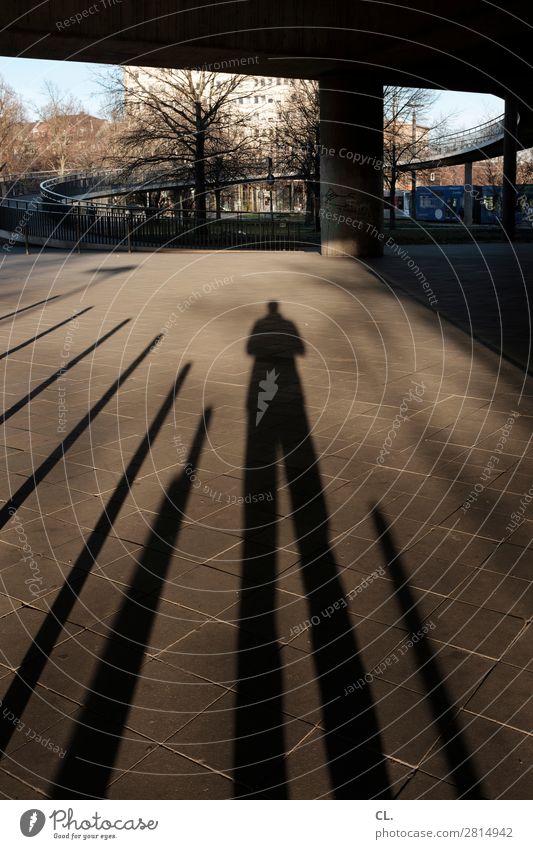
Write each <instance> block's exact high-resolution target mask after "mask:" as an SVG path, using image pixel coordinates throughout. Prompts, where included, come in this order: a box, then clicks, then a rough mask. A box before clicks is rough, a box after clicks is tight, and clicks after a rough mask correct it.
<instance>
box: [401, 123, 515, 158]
mask: <svg viewBox="0 0 533 849" xmlns="http://www.w3.org/2000/svg"><path fill="white" fill-rule="evenodd" d="M503 122H504V115H499V116H498V117H497V118H493V119H492V120H490V121H485V123H484V124H478V126H477V127H471V128H470V129H468V130H459V131H458V132H456V133H448V134H447V135H445V136H441V137H440V138H436V139H428V141H427V146H424V147H423V151H420V153H419V155H418V156H417V158H416V160H414V161H415V162H416V161H420V162H425V161H429V160H432V159H442V158H444V157H446V156H453V155H457V154H458V153H460V152H461V151H464V150H475V149H476V148H480V147H484V146H486V145H488V144H492V143H494V142H496V141H498V140H499V139H501V138H503Z"/></svg>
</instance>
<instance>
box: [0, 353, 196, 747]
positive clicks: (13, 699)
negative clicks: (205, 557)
mask: <svg viewBox="0 0 533 849" xmlns="http://www.w3.org/2000/svg"><path fill="white" fill-rule="evenodd" d="M189 369H190V365H186V366H185V367H184V368H183V369H182V370H181V372H180V373H179V375H178V377H177V379H176V381H175V383H174V385H173V386H172V388H171V390H170V391H169V393H168V395H167V397H166V398H165V400H164V402H163V404H162V405H161V407H160V408H159V410H158V412H157V414H156V416H155V418H154V420H153V421H152V424H151V425H150V428H149V429H148V431H147V433H146V435H145V436H144V438H143V439H142V440H141V442H140V444H139V446H138V448H137V450H136V451H135V453H134V454H133V456H132V458H131V460H130V461H129V463H128V466H127V468H126V470H125V472H124V474H123V476H122V478H121V479H120V481H119V482H118V484H117V486H116V487H115V489H114V490H113V493H112V494H111V496H110V497H109V499H108V501H107V504H106V506H105V507H104V509H103V511H102V513H101V514H100V517H99V518H98V521H97V522H96V525H95V526H94V530H93V531H92V533H91V534H90V536H89V538H88V540H87V542H86V543H85V545H84V547H83V549H82V551H81V553H80V554H79V556H78V557H77V559H76V561H75V562H74V564H73V566H72V568H71V570H70V573H69V575H68V577H67V579H66V581H65V583H64V585H63V587H62V588H61V590H60V592H59V593H58V595H57V596H56V598H55V599H54V603H53V604H52V606H51V607H50V610H49V611H48V613H47V615H46V618H45V620H44V622H43V623H42V625H41V626H40V628H39V630H38V631H37V634H36V635H35V637H34V638H33V640H32V643H31V645H30V647H29V648H28V650H27V652H26V654H25V656H24V658H23V660H22V661H21V663H20V666H19V669H18V672H17V675H16V677H15V678H14V680H13V682H12V683H11V685H10V686H9V688H8V690H7V692H6V693H5V695H4V697H3V705H4V706H5V707H6V708H7V707H9V711H10V712H11V713H13V714H14V715H15V716H16V717H18V718H20V717H21V716H22V714H23V712H24V710H25V709H26V707H27V705H28V702H29V701H30V699H31V697H32V694H33V692H34V690H35V687H36V686H37V684H38V682H39V679H40V677H41V675H42V672H43V670H44V668H45V666H46V664H47V662H48V659H49V657H50V654H51V652H52V651H53V649H54V646H55V644H56V642H57V639H58V638H59V637H60V635H61V633H62V631H63V627H64V626H65V624H66V622H67V620H68V618H69V616H70V614H71V612H72V610H73V608H74V605H75V604H76V602H77V600H78V598H79V596H80V593H81V592H82V590H83V587H84V586H85V584H86V582H87V578H88V577H89V574H90V573H91V570H92V568H93V566H94V564H95V563H96V562H97V558H98V556H99V554H100V552H101V551H102V548H103V547H104V544H105V542H106V540H107V538H108V536H109V532H110V531H111V529H112V527H113V523H114V522H115V520H116V518H117V516H118V514H119V513H120V510H121V509H122V506H123V504H124V502H125V500H126V498H127V497H128V495H129V494H130V491H131V486H132V484H133V482H134V481H135V478H136V476H137V473H138V470H139V467H140V465H141V464H142V462H143V461H144V459H145V458H146V456H147V455H148V453H149V451H150V448H151V445H152V444H153V441H154V440H155V438H156V436H157V434H158V433H159V431H160V429H161V427H162V426H163V424H164V422H165V418H166V416H167V414H168V412H169V410H170V408H171V407H172V404H173V403H174V400H175V397H176V395H177V393H178V392H179V390H180V388H181V386H182V385H183V382H184V380H185V378H186V376H187V374H188V372H189ZM15 730H16V726H15V725H13V723H12V722H6V721H1V720H0V757H1V756H2V755H3V753H4V752H5V751H6V749H7V746H8V744H9V741H10V740H11V738H12V736H13V734H14V732H15Z"/></svg>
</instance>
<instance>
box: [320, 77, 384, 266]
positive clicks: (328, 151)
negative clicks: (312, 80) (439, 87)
mask: <svg viewBox="0 0 533 849" xmlns="http://www.w3.org/2000/svg"><path fill="white" fill-rule="evenodd" d="M319 214H320V228H321V244H322V254H323V256H344V257H346V256H353V257H356V256H378V255H380V254H382V253H383V242H384V240H385V238H386V236H385V233H384V231H383V86H382V85H381V83H378V82H372V83H370V84H369V83H368V82H366V83H364V84H363V83H362V82H361V77H360V76H359V77H357V78H356V77H351V76H338V77H337V76H335V77H327V78H324V79H322V80H321V81H320V213H319Z"/></svg>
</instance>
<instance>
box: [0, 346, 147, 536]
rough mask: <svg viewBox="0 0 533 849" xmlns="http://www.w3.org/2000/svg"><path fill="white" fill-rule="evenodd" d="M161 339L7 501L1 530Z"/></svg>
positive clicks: (124, 373)
mask: <svg viewBox="0 0 533 849" xmlns="http://www.w3.org/2000/svg"><path fill="white" fill-rule="evenodd" d="M160 338H161V336H160V335H159V334H158V335H157V336H156V337H155V339H153V340H152V342H150V344H149V345H147V346H146V348H144V350H143V351H141V353H140V354H139V355H138V356H137V357H135V359H134V360H133V362H132V363H130V365H129V366H128V367H127V369H125V370H124V371H123V372H122V374H121V375H119V377H118V378H117V379H116V380H115V381H114V383H112V384H111V386H110V387H109V389H106V391H105V392H104V394H103V395H102V397H101V398H99V399H98V401H97V402H96V404H94V405H93V406H92V407H91V409H90V410H89V412H88V413H87V414H86V415H85V416H83V418H82V419H80V421H79V422H78V423H77V424H76V425H75V427H73V428H72V430H71V431H70V433H68V434H67V436H66V437H65V439H64V440H63V441H62V442H60V443H59V445H58V446H57V448H54V450H53V451H52V452H51V454H49V455H48V457H47V458H46V460H43V462H42V463H41V465H40V466H38V467H37V469H35V470H34V471H33V474H32V476H31V477H30V478H27V479H26V480H25V481H24V483H23V484H22V486H20V487H19V488H18V489H17V491H16V492H15V493H14V494H13V495H12V496H11V498H10V499H9V501H7V502H6V503H5V504H4V506H3V507H2V509H1V510H0V528H3V527H4V525H6V524H7V522H8V521H9V520H10V519H11V517H12V516H13V514H14V513H15V512H16V511H17V510H18V508H19V507H20V506H21V505H22V504H23V503H24V501H25V500H26V498H28V496H29V495H31V493H32V492H33V491H34V489H37V487H38V485H39V484H40V483H41V481H42V480H44V478H45V477H46V475H47V474H48V473H49V472H51V471H52V469H53V468H54V466H56V465H57V463H59V461H60V460H61V459H62V458H63V457H64V456H65V454H66V452H67V451H68V450H69V448H70V447H71V446H72V445H73V444H74V443H75V442H76V440H77V439H78V438H79V437H80V436H81V434H82V433H83V432H84V431H85V430H86V429H87V428H88V427H89V426H90V425H91V422H92V421H93V419H95V418H96V416H97V415H98V414H99V413H101V412H102V410H103V409H104V407H105V406H106V404H107V403H108V402H109V401H110V400H111V398H112V397H113V395H115V394H116V392H118V390H119V388H120V387H121V385H122V384H123V383H124V381H125V380H127V379H128V377H130V375H131V374H133V372H134V371H135V369H136V368H137V367H138V366H139V365H140V364H141V363H142V361H143V360H144V359H145V358H146V357H147V356H148V354H149V353H150V351H151V350H152V347H153V346H154V345H155V344H156V343H157V341H158V340H159V339H160Z"/></svg>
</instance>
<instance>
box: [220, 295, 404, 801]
mask: <svg viewBox="0 0 533 849" xmlns="http://www.w3.org/2000/svg"><path fill="white" fill-rule="evenodd" d="M248 353H249V354H251V355H252V356H253V357H255V362H254V366H253V369H252V375H251V380H250V388H249V393H248V402H247V406H248V435H247V439H248V442H247V469H246V474H245V496H249V497H248V498H247V499H246V500H248V501H249V502H251V506H249V507H248V508H247V509H246V511H245V523H246V526H245V533H244V563H243V577H242V596H241V607H240V617H239V627H240V638H239V654H238V679H239V680H238V695H237V709H236V723H235V724H236V734H235V737H236V743H235V779H236V781H241V782H242V783H244V784H246V785H247V786H248V787H251V788H252V793H251V794H248V795H253V796H256V797H263V798H276V797H280V796H281V797H287V796H288V794H289V788H288V787H287V785H286V776H285V764H284V758H285V752H284V744H283V715H282V704H283V690H282V676H281V669H280V662H279V646H278V644H277V640H276V621H275V620H276V612H275V611H276V605H275V568H276V567H275V561H276V551H275V541H276V530H275V519H274V515H273V513H274V512H275V501H274V500H272V501H268V502H266V503H267V504H269V505H274V509H273V510H272V515H267V517H265V516H264V507H265V501H264V499H265V496H266V494H267V493H270V494H272V495H273V494H274V493H275V490H276V478H275V470H276V465H275V464H276V458H277V454H278V451H279V452H281V455H282V458H283V463H284V466H285V474H286V478H287V483H288V487H289V492H290V497H291V506H292V520H293V522H294V527H295V531H296V536H297V542H298V548H299V554H300V564H301V576H302V581H303V586H304V591H305V596H306V598H307V601H308V604H309V618H310V619H314V618H318V624H316V625H314V626H313V627H312V629H311V641H312V656H313V661H314V666H315V670H316V680H317V684H318V688H319V692H320V699H321V708H322V724H323V728H324V740H325V745H326V751H327V759H328V768H329V773H330V780H331V787H332V791H333V793H334V795H335V796H336V797H337V798H341V799H353V798H364V799H366V798H375V797H382V798H386V797H388V796H390V789H389V782H388V777H387V771H386V767H385V759H384V756H383V753H382V750H381V743H380V734H379V728H378V724H377V720H376V716H375V711H374V705H373V702H372V697H371V694H370V688H368V687H364V688H362V689H361V690H360V691H359V693H358V695H357V696H355V697H353V698H346V697H345V695H344V694H345V691H346V689H347V687H348V686H349V685H350V684H352V683H353V682H354V681H355V680H356V679H358V678H359V677H362V676H363V675H364V673H365V670H364V668H363V666H362V664H361V660H360V658H359V651H358V646H357V643H356V640H355V635H354V631H353V620H351V618H350V616H349V614H348V612H347V610H346V608H344V607H343V606H342V605H341V604H339V600H342V599H343V598H344V597H345V592H344V589H343V586H342V584H341V581H340V578H339V575H338V572H337V566H336V563H335V560H334V557H333V553H332V551H331V548H330V544H329V532H328V514H327V509H326V504H325V499H324V494H323V488H322V483H321V480H320V473H319V469H318V462H317V456H316V452H315V449H314V446H313V441H312V438H311V435H310V428H309V422H308V418H307V413H306V409H305V398H304V393H303V389H302V386H301V383H300V378H299V375H298V370H297V367H296V362H295V357H296V356H297V355H302V354H303V353H304V343H303V341H302V339H301V337H300V335H299V332H298V330H297V328H296V326H295V325H294V324H293V323H292V322H290V321H287V320H286V319H284V318H283V317H282V316H281V314H280V313H279V310H278V307H277V304H275V303H271V304H269V308H268V314H267V316H266V317H265V318H263V319H261V320H259V321H258V322H257V323H256V324H255V326H254V327H253V330H252V333H251V335H250V338H249V341H248ZM261 495H262V498H260V496H261ZM254 496H255V498H254ZM246 500H245V503H246ZM260 513H262V514H263V518H262V519H261V517H260ZM285 521H287V519H285ZM261 524H262V527H261ZM258 526H259V527H258ZM260 545H266V546H267V553H266V554H265V555H264V556H263V557H259V558H258V559H257V560H256V559H255V558H254V555H255V554H256V553H257V552H256V551H254V548H256V546H257V547H259V546H260ZM328 608H330V609H331V611H332V613H331V615H328V616H324V611H325V610H327V609H328ZM248 632H250V633H248ZM258 633H259V634H260V635H261V639H260V640H258V639H257V634H258ZM351 689H352V690H353V687H352V688H351ZM262 729H263V733H264V735H265V736H264V737H262V735H261V730H262ZM265 742H266V743H267V745H268V746H269V747H270V750H271V755H270V757H269V759H268V762H267V763H264V758H265V750H266V748H265Z"/></svg>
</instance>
